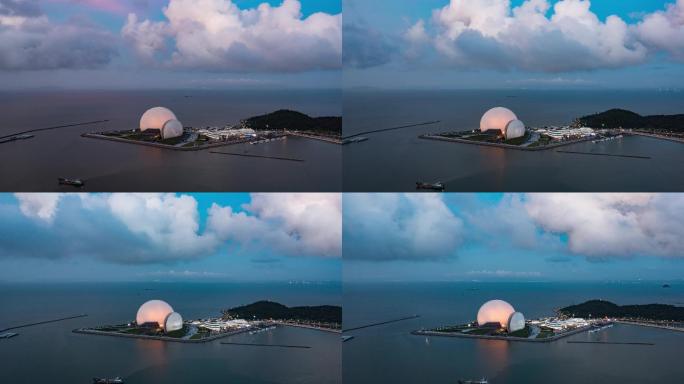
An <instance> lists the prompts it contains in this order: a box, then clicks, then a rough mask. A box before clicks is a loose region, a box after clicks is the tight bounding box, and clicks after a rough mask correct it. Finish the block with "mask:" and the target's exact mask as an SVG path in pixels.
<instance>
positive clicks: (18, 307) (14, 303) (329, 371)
mask: <svg viewBox="0 0 684 384" xmlns="http://www.w3.org/2000/svg"><path fill="white" fill-rule="evenodd" d="M149 299H162V300H165V301H167V302H168V303H169V304H171V305H172V306H173V308H174V310H176V311H177V312H179V313H181V314H182V315H183V317H184V318H186V319H193V318H200V317H208V316H218V315H220V310H221V309H225V308H229V307H232V306H237V305H241V304H249V303H251V302H254V301H256V300H262V299H269V300H275V301H278V302H281V303H283V304H286V305H320V304H335V305H339V304H340V302H341V287H340V285H339V284H324V285H288V284H172V283H158V284H140V283H133V284H53V285H28V284H11V285H10V284H2V285H0V308H2V311H0V328H5V327H9V326H12V325H18V324H23V323H26V322H33V321H40V320H45V319H50V318H58V317H64V316H70V315H74V314H79V313H87V314H88V317H85V318H80V319H75V320H68V321H64V322H59V323H52V324H45V325H39V326H34V327H29V328H22V329H18V330H16V331H15V332H18V333H19V336H16V337H14V338H11V339H6V340H0V361H2V369H0V383H41V382H50V383H64V384H67V383H68V384H78V383H83V384H88V383H92V377H95V376H99V377H102V376H108V377H113V376H119V375H120V376H123V377H125V378H126V383H127V384H128V383H131V384H136V383H201V382H203V383H209V382H216V383H218V382H220V383H312V384H314V383H339V382H340V380H341V379H340V378H341V348H340V338H339V335H335V334H331V333H326V332H320V331H312V330H305V329H296V328H286V327H279V328H276V329H274V330H271V331H268V332H263V333H259V334H256V335H249V334H243V335H237V336H232V337H229V338H225V339H220V340H217V341H212V342H208V343H203V344H181V343H167V342H163V341H156V340H138V339H124V338H116V337H104V336H95V335H82V334H75V333H72V332H71V331H72V329H74V328H78V327H92V326H96V325H101V324H112V323H118V322H125V321H130V320H132V319H134V318H135V313H136V311H137V308H138V306H139V305H140V304H142V303H143V302H144V301H146V300H149ZM220 341H231V342H245V343H268V344H289V345H308V346H311V349H286V348H266V347H249V346H233V345H222V344H220Z"/></svg>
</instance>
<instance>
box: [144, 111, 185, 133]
mask: <svg viewBox="0 0 684 384" xmlns="http://www.w3.org/2000/svg"><path fill="white" fill-rule="evenodd" d="M150 130H155V132H156V131H159V136H160V137H161V138H162V139H171V138H174V137H179V136H181V135H183V124H181V122H180V121H178V119H177V118H176V115H175V114H174V113H173V112H171V110H170V109H168V108H164V107H154V108H150V109H148V110H147V111H146V112H145V113H143V115H142V117H141V118H140V131H141V132H145V131H150Z"/></svg>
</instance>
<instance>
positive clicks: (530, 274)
mask: <svg viewBox="0 0 684 384" xmlns="http://www.w3.org/2000/svg"><path fill="white" fill-rule="evenodd" d="M468 275H471V276H481V277H540V276H541V275H542V274H541V272H536V271H508V270H504V269H497V270H495V271H491V270H481V271H468Z"/></svg>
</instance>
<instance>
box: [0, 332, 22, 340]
mask: <svg viewBox="0 0 684 384" xmlns="http://www.w3.org/2000/svg"><path fill="white" fill-rule="evenodd" d="M16 335H18V333H14V332H5V333H2V334H0V339H9V338H10V337H14V336H16Z"/></svg>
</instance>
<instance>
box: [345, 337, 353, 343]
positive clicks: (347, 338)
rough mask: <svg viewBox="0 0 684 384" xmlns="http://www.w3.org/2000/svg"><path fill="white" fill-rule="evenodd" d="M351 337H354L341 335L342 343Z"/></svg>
mask: <svg viewBox="0 0 684 384" xmlns="http://www.w3.org/2000/svg"><path fill="white" fill-rule="evenodd" d="M353 338H354V336H348V335H344V336H342V342H343V343H344V342H345V341H349V340H351V339H353Z"/></svg>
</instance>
